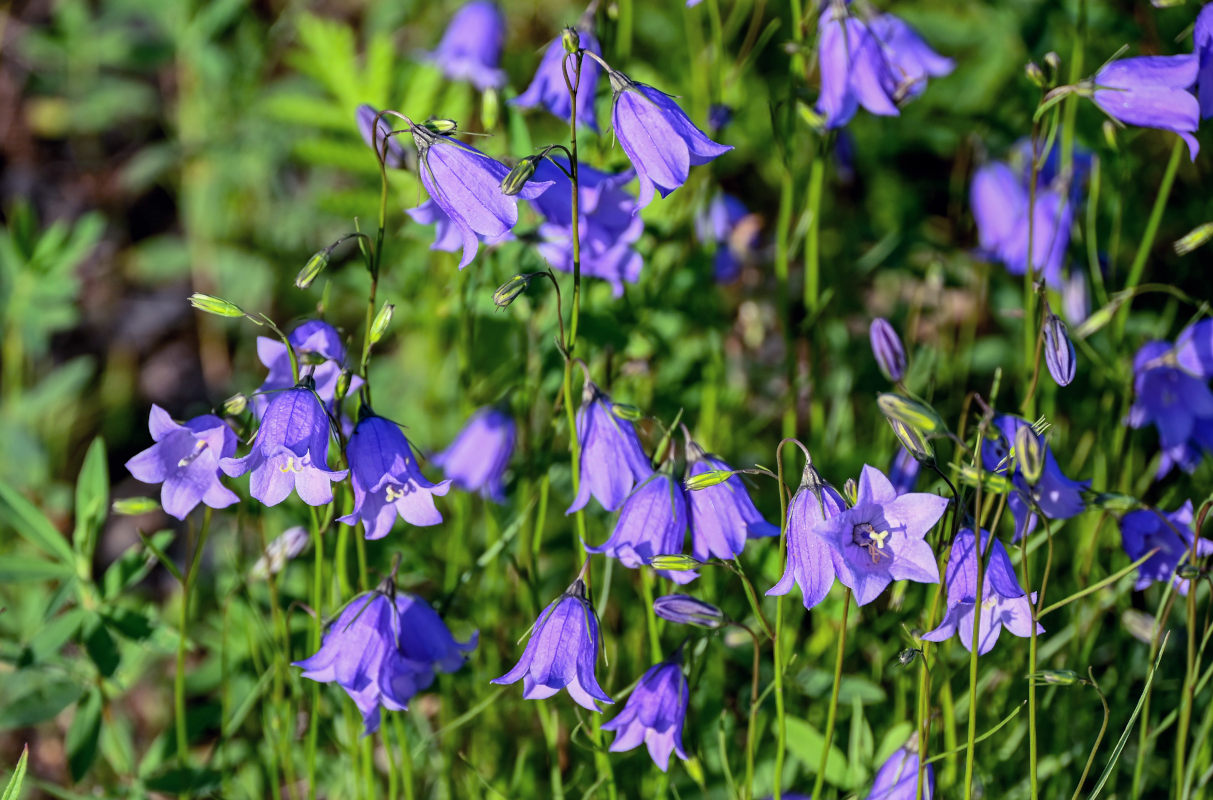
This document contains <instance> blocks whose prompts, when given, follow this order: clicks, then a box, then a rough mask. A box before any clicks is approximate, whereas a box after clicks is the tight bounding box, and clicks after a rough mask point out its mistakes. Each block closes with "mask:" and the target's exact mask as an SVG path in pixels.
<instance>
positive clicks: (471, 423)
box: [434, 406, 517, 503]
mask: <svg viewBox="0 0 1213 800" xmlns="http://www.w3.org/2000/svg"><path fill="white" fill-rule="evenodd" d="M516 437H517V426H516V425H515V424H514V420H513V419H512V418H511V417H510V415H509V414H506V413H505V412H504V411H502V410H501V409H499V408H494V407H492V406H487V407H485V408H482V409H480V410H479V411H477V412H476V413H475V414H473V415H472V416H471V417H470V418H469V419H468V421H467V424H466V425H464V426H463V430H462V431H460V432H459V435H458V436H456V437H455V441H453V442H451V446H450V447H448V448H447V449H445V450H443V451H442V452H441V453H438V454H437V455H436V456H434V463H435V464H437V465H438V466H440V467H442V471H443V472H444V473H446V475H447V477H449V478H450V479H451V481H452V482H453V483H454V484H455V485H456V486H457V487H459V488H460V489H463V490H464V491H465V492H479V493H480V495H481V496H482V497H487V498H488V499H490V500H492V501H493V502H495V503H504V502H505V492H504V491H502V480H503V478H504V477H505V470H506V467H508V466H509V464H510V456H511V455H513V454H514V439H515V438H516Z"/></svg>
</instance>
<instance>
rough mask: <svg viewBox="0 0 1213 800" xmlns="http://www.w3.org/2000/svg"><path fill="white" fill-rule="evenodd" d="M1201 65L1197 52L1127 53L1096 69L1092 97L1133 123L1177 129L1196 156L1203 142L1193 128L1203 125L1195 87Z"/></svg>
mask: <svg viewBox="0 0 1213 800" xmlns="http://www.w3.org/2000/svg"><path fill="white" fill-rule="evenodd" d="M1199 67H1200V60H1199V58H1198V56H1197V55H1195V54H1193V55H1182V56H1138V57H1137V58H1122V59H1119V60H1117V61H1112V62H1109V63H1108V64H1105V65H1104V66H1103V68H1102V69H1100V70H1099V72H1097V73H1095V77H1094V78H1092V79H1091V82H1092V83H1093V95H1092V99H1093V100H1094V101H1095V105H1097V106H1099V107H1100V109H1102V110H1103V112H1104V113H1105V114H1107V115H1108V116H1110V117H1112V118H1113V119H1116V120H1119V121H1120V122H1123V123H1125V124H1127V125H1136V126H1138V127H1142V128H1159V129H1160V130H1165V131H1174V132H1175V133H1176V134H1178V135H1179V136H1180V137H1181V138H1182V139H1183V140H1184V141H1185V142H1187V144H1188V153H1189V154H1190V155H1191V157H1192V160H1193V161H1195V160H1196V154H1197V153H1198V152H1200V143H1199V142H1197V141H1196V137H1195V136H1193V135H1192V133H1193V132H1194V131H1195V130H1196V128H1197V126H1198V125H1199V124H1200V110H1201V109H1200V103H1199V102H1198V101H1197V99H1196V97H1195V96H1194V95H1193V94H1192V92H1191V91H1190V89H1191V88H1192V86H1193V85H1194V84H1195V83H1196V76H1197V73H1198V71H1199Z"/></svg>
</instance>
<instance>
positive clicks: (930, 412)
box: [876, 392, 944, 435]
mask: <svg viewBox="0 0 1213 800" xmlns="http://www.w3.org/2000/svg"><path fill="white" fill-rule="evenodd" d="M876 404H877V405H878V406H880V410H881V412H882V413H883V414H884V415H885V416H886V417H888V418H889V419H895V420H897V421H898V422H901V423H904V424H905V425H907V426H909V427H911V428H915V429H917V430H918V432H919V433H920V434H923V435H926V434H931V433H938V432H940V431H942V430H944V425H943V420H941V419H940V418H939V415H938V414H936V413H935V409H933V408H931V407H930V406H929V405H927V404H926V403H923V402H922V401H920V400H914V399H912V398H909V397H904V396H902V395H899V394H893V393H891V392H885V393H884V394H881V395H880V396H879V397H877V398H876Z"/></svg>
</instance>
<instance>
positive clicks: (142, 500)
mask: <svg viewBox="0 0 1213 800" xmlns="http://www.w3.org/2000/svg"><path fill="white" fill-rule="evenodd" d="M111 508H113V509H114V513H115V514H122V515H123V516H127V517H137V516H139V515H140V514H146V513H148V512H149V511H155V510H156V509H158V508H160V504H159V503H157V502H156V501H155V500H153V499H152V498H150V497H125V498H123V499H121V500H115V501H114V504H113V505H112V506H111Z"/></svg>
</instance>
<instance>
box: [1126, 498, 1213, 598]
mask: <svg viewBox="0 0 1213 800" xmlns="http://www.w3.org/2000/svg"><path fill="white" fill-rule="evenodd" d="M1120 537H1121V544H1122V545H1123V546H1124V548H1125V554H1126V555H1128V556H1129V558H1130V560H1132V561H1136V560H1137V559H1139V558H1141V557H1142V556H1144V555H1145V554H1146V553H1148V552H1150V551H1151V550H1154V549H1155V548H1157V549H1158V552H1157V553H1155V554H1154V555H1152V556H1150V557H1149V558H1147V559H1146V560H1145V562H1144V563H1142V565H1141V566H1139V567H1138V568H1137V583H1136V584H1135V585H1134V586H1133V588H1134V589H1136V590H1138V591H1141V590H1143V589H1145V588H1146V587H1148V586H1149V585H1150V584H1152V583H1154V582H1156V581H1158V582H1163V583H1165V582H1166V581H1174V583H1175V590H1176V591H1177V592H1179V593H1180V594H1182V595H1183V596H1184V597H1187V596H1188V586H1189V580H1188V579H1187V578H1181V577H1180V576H1179V575H1177V574H1176V570H1177V569H1178V568H1179V565H1180V564H1181V563H1188V562H1189V561H1190V560H1191V557H1192V543H1193V541H1195V542H1196V557H1197V558H1207V557H1208V556H1210V555H1213V542H1210V541H1209V540H1208V539H1203V538H1202V539H1196V538H1195V534H1194V533H1193V531H1192V501H1191V500H1188V501H1185V502H1184V504H1183V505H1182V506H1180V507H1179V508H1177V509H1175V510H1174V511H1170V512H1166V511H1156V510H1154V509H1143V510H1140V511H1131V512H1129V513H1128V514H1125V515H1124V517H1122V518H1121V520H1120Z"/></svg>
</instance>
